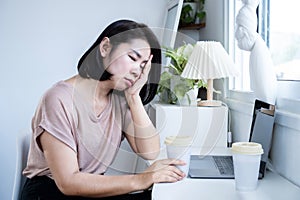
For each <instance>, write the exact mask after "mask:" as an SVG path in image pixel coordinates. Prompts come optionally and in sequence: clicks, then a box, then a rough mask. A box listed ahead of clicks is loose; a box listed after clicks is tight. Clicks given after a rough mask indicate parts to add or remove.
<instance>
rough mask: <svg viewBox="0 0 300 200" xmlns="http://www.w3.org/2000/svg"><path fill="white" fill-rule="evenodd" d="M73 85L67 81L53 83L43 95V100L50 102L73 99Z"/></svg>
mask: <svg viewBox="0 0 300 200" xmlns="http://www.w3.org/2000/svg"><path fill="white" fill-rule="evenodd" d="M72 92H73V87H72V85H71V84H69V83H67V82H65V81H59V82H57V83H55V84H54V85H52V86H51V87H50V88H49V89H48V90H47V91H46V92H45V93H44V95H43V100H44V101H48V102H57V101H59V102H65V101H69V100H72Z"/></svg>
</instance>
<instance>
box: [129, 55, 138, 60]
mask: <svg viewBox="0 0 300 200" xmlns="http://www.w3.org/2000/svg"><path fill="white" fill-rule="evenodd" d="M128 56H129V58H130V59H131V60H133V61H136V60H137V59H136V58H135V57H134V56H132V55H128Z"/></svg>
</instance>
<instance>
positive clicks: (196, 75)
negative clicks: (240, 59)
mask: <svg viewBox="0 0 300 200" xmlns="http://www.w3.org/2000/svg"><path fill="white" fill-rule="evenodd" d="M238 74H239V73H238V70H237V69H236V67H235V64H234V62H233V60H232V59H231V58H230V57H229V55H228V53H227V52H226V50H225V49H224V48H223V46H222V45H221V43H220V42H216V41H198V42H197V43H196V44H195V47H194V49H193V52H192V54H191V55H190V57H189V59H188V62H187V64H186V66H185V68H184V70H183V72H182V74H181V76H182V77H183V78H188V79H218V78H225V77H229V76H233V77H234V76H238Z"/></svg>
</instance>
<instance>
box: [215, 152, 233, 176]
mask: <svg viewBox="0 0 300 200" xmlns="http://www.w3.org/2000/svg"><path fill="white" fill-rule="evenodd" d="M213 159H214V161H215V163H216V165H217V167H218V169H219V171H220V173H221V174H228V175H229V174H230V175H231V174H234V171H233V164H232V156H213Z"/></svg>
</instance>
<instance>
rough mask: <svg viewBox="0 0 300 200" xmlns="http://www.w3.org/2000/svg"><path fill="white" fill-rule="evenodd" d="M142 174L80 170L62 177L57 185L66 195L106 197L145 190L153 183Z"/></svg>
mask: <svg viewBox="0 0 300 200" xmlns="http://www.w3.org/2000/svg"><path fill="white" fill-rule="evenodd" d="M140 176H141V175H122V176H105V175H94V174H87V173H82V172H78V173H75V174H73V175H71V176H70V177H68V178H67V177H66V178H65V179H64V180H61V179H60V180H61V181H57V185H58V188H59V189H60V191H61V192H62V193H64V194H65V195H72V196H74V195H75V196H85V197H106V196H115V195H120V194H126V193H130V192H135V191H139V190H144V189H147V188H148V187H150V186H151V185H152V181H150V179H149V178H147V179H146V180H145V179H144V180H142V177H140ZM124 183H126V184H124Z"/></svg>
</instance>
